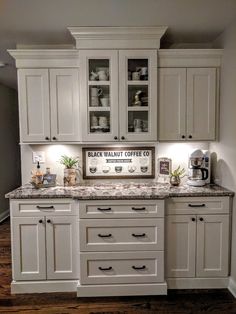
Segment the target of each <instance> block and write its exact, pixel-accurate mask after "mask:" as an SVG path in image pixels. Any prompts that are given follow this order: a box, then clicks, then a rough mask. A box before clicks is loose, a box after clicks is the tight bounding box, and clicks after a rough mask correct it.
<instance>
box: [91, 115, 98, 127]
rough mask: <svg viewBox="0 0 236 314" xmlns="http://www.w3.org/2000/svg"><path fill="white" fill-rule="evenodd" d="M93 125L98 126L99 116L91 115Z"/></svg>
mask: <svg viewBox="0 0 236 314" xmlns="http://www.w3.org/2000/svg"><path fill="white" fill-rule="evenodd" d="M91 126H98V118H97V117H96V116H92V117H91Z"/></svg>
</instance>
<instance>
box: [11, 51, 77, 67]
mask: <svg viewBox="0 0 236 314" xmlns="http://www.w3.org/2000/svg"><path fill="white" fill-rule="evenodd" d="M7 51H8V53H9V54H10V55H11V56H12V57H13V58H14V59H15V60H16V67H17V68H29V67H39V68H40V67H78V66H79V52H78V50H77V49H13V50H7Z"/></svg>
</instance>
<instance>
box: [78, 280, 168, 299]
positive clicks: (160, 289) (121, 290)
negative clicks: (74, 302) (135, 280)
mask: <svg viewBox="0 0 236 314" xmlns="http://www.w3.org/2000/svg"><path fill="white" fill-rule="evenodd" d="M131 295H167V284H166V282H164V283H150V284H123V285H122V284H120V285H116V284H113V285H80V284H78V287H77V297H105V296H131Z"/></svg>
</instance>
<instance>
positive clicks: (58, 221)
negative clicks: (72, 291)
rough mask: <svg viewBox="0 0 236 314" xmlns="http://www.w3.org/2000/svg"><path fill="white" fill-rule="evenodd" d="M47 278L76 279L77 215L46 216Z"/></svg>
mask: <svg viewBox="0 0 236 314" xmlns="http://www.w3.org/2000/svg"><path fill="white" fill-rule="evenodd" d="M46 236H47V237H46V241H47V242H46V249H47V279H76V278H78V273H77V254H78V247H77V238H78V237H77V231H76V217H74V216H63V217H61V216H60V217H59V216H53V217H46Z"/></svg>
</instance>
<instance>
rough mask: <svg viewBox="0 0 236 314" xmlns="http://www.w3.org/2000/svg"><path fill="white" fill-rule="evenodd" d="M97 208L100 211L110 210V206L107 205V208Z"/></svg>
mask: <svg viewBox="0 0 236 314" xmlns="http://www.w3.org/2000/svg"><path fill="white" fill-rule="evenodd" d="M97 210H100V211H103V212H108V211H110V210H111V207H108V208H101V207H98V208H97Z"/></svg>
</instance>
